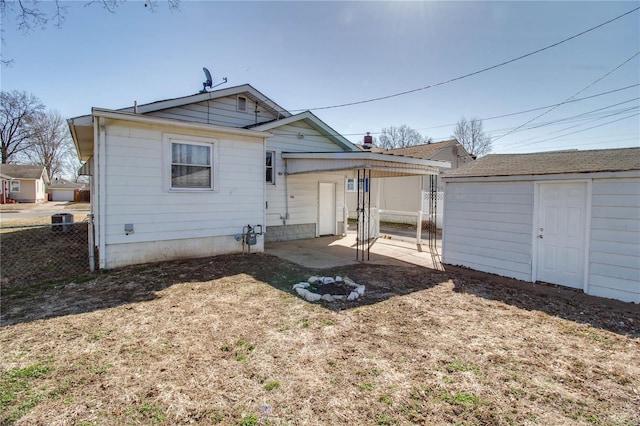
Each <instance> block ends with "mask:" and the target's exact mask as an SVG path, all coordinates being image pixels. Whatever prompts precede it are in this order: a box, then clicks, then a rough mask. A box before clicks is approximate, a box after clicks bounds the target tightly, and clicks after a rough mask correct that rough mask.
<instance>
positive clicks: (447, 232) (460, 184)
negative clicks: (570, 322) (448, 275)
mask: <svg viewBox="0 0 640 426" xmlns="http://www.w3.org/2000/svg"><path fill="white" fill-rule="evenodd" d="M443 180H444V182H445V206H444V211H445V213H444V214H445V221H444V231H443V256H442V260H443V263H446V264H452V265H462V266H467V267H470V268H473V269H477V270H480V271H485V272H490V273H495V274H498V275H502V276H507V277H513V278H517V279H520V280H524V281H531V282H536V281H543V282H549V283H553V284H560V285H565V286H569V287H574V288H578V289H581V290H583V291H584V292H585V293H587V294H592V295H597V296H602V297H608V298H613V299H619V300H623V301H627V302H635V303H640V148H625V149H609V150H592V151H560V152H548V153H532V154H495V155H488V156H486V157H483V158H481V159H479V160H476V161H475V162H473V163H470V164H468V165H467V166H464V167H462V168H460V169H457V170H454V171H451V172H448V173H445V174H444V176H443Z"/></svg>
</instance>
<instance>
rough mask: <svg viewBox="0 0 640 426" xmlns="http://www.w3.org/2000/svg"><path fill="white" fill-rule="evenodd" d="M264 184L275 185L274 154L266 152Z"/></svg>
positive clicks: (273, 152)
mask: <svg viewBox="0 0 640 426" xmlns="http://www.w3.org/2000/svg"><path fill="white" fill-rule="evenodd" d="M265 182H267V183H274V184H275V183H276V153H275V151H267V152H266V158H265Z"/></svg>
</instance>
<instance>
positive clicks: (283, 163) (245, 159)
mask: <svg viewBox="0 0 640 426" xmlns="http://www.w3.org/2000/svg"><path fill="white" fill-rule="evenodd" d="M69 128H70V130H71V134H72V137H73V140H74V143H75V147H76V150H77V152H78V156H79V158H80V159H81V160H82V161H85V164H84V166H83V167H82V169H81V173H82V174H85V175H89V176H91V194H92V195H91V210H92V214H93V216H94V220H95V241H94V244H95V248H96V251H97V253H98V260H99V265H98V266H99V267H100V268H114V267H119V266H124V265H129V264H136V263H146V262H154V261H161V260H170V259H178V258H195V257H205V256H212V255H216V254H223V253H234V252H239V251H241V250H242V244H241V243H240V242H239V240H243V238H242V234H245V231H248V229H249V227H251V229H254V228H255V229H256V230H258V231H259V230H260V229H262V230H263V231H265V233H263V234H260V232H258V235H256V237H255V238H252V239H251V242H252V243H255V245H252V249H251V250H252V252H254V251H263V250H264V242H265V240H267V241H282V240H291V239H302V238H314V237H317V236H320V235H341V234H342V233H343V229H344V225H345V220H344V214H343V211H344V205H345V189H344V188H345V182H346V179H347V178H349V177H352V176H353V175H354V170H356V169H357V168H359V169H367V170H368V173H369V176H371V177H372V178H378V177H384V176H389V175H393V176H408V175H427V174H434V173H437V170H438V168H439V167H448V163H445V162H442V161H431V160H423V159H413V158H404V157H401V156H389V155H384V154H375V153H370V152H361V151H360V150H359V149H358V148H357V147H356V146H355V145H354V144H352V143H351V142H349V141H348V140H347V139H345V138H344V137H343V136H341V135H340V134H339V133H337V132H336V131H335V130H333V129H332V128H331V127H329V126H328V125H327V124H326V123H324V122H323V121H322V120H320V119H319V118H318V117H316V116H315V115H314V114H312V113H311V112H309V111H305V112H302V113H299V114H295V115H294V114H291V113H289V112H288V111H286V110H285V109H284V108H282V107H281V106H279V105H278V104H276V103H275V102H274V101H273V100H271V99H269V98H267V97H266V96H265V95H263V94H262V93H261V92H259V91H258V90H256V89H255V88H253V87H252V86H250V85H248V84H245V85H241V86H236V87H230V88H226V89H219V90H215V91H212V92H201V93H197V94H195V95H191V96H185V97H182V98H175V99H168V100H163V101H159V102H153V103H150V104H146V105H135V106H133V107H129V108H124V109H120V110H108V109H102V108H93V110H92V113H91V115H85V116H81V117H76V118H73V119H71V120H69ZM256 225H260V226H256Z"/></svg>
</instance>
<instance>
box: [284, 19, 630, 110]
mask: <svg viewBox="0 0 640 426" xmlns="http://www.w3.org/2000/svg"><path fill="white" fill-rule="evenodd" d="M638 9H640V6H639V7H636V8H635V9H631V10H629V11H627V12H625V13H623V14H621V15H618V16H616V17H615V18H611V19H609V20H607V21H605V22H602V23H600V24H598V25H596V26H594V27H591V28H588V29H586V30H584V31H581V32H579V33H577V34H574V35H572V36H571V37H567V38H565V39H563V40H560V41H558V42H556V43H553V44H550V45H547V46H545V47H542V48H540V49H537V50H534V51H532V52H529V53H526V54H524V55H520V56H518V57H516V58H513V59H509V60H508V61H504V62H500V63H498V64H495V65H492V66H489V67H486V68H482V69H480V70H477V71H474V72H470V73H467V74H463V75H461V76H458V77H454V78H450V79H448V80H444V81H441V82H438V83H433V84H429V85H427V86H423V87H418V88H416V89H411V90H405V91H402V92H397V93H393V94H391V95H386V96H379V97H376V98H370V99H364V100H360V101H355V102H346V103H342V104H337V105H328V106H321V107H315V108H302V109H293V110H291V111H290V112H301V111H319V110H326V109H334V108H343V107H347V106H353V105H361V104H366V103H370V102H377V101H382V100H385V99H391V98H395V97H398V96H404V95H408V94H410V93H415V92H420V91H423V90H427V89H432V88H434V87H438V86H443V85H445V84H449V83H453V82H454V81H458V80H462V79H465V78H468V77H472V76H474V75H478V74H482V73H484V72H487V71H490V70H493V69H496V68H499V67H502V66H505V65H508V64H511V63H513V62H516V61H519V60H521V59H524V58H527V57H529V56H533V55H535V54H538V53H540V52H544V51H545V50H548V49H551V48H554V47H556V46H559V45H561V44H563V43H566V42H568V41H570V40H573V39H575V38H577V37H580V36H582V35H584V34H587V33H589V32H591V31H594V30H596V29H598V28H601V27H603V26H605V25H608V24H610V23H612V22H614V21H617V20H618V19H621V18H623V17H624V16H626V15H629V14H631V13H633V12H636V11H638Z"/></svg>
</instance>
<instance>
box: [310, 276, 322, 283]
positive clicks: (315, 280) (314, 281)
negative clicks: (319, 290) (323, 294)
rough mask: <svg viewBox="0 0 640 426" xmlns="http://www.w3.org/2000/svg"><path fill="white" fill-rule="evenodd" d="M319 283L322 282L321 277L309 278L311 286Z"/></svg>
mask: <svg viewBox="0 0 640 426" xmlns="http://www.w3.org/2000/svg"><path fill="white" fill-rule="evenodd" d="M318 281H320V278H319V277H315V276H314V277H309V279H308V280H307V282H308V283H309V284H315V283H317V282H318Z"/></svg>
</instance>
